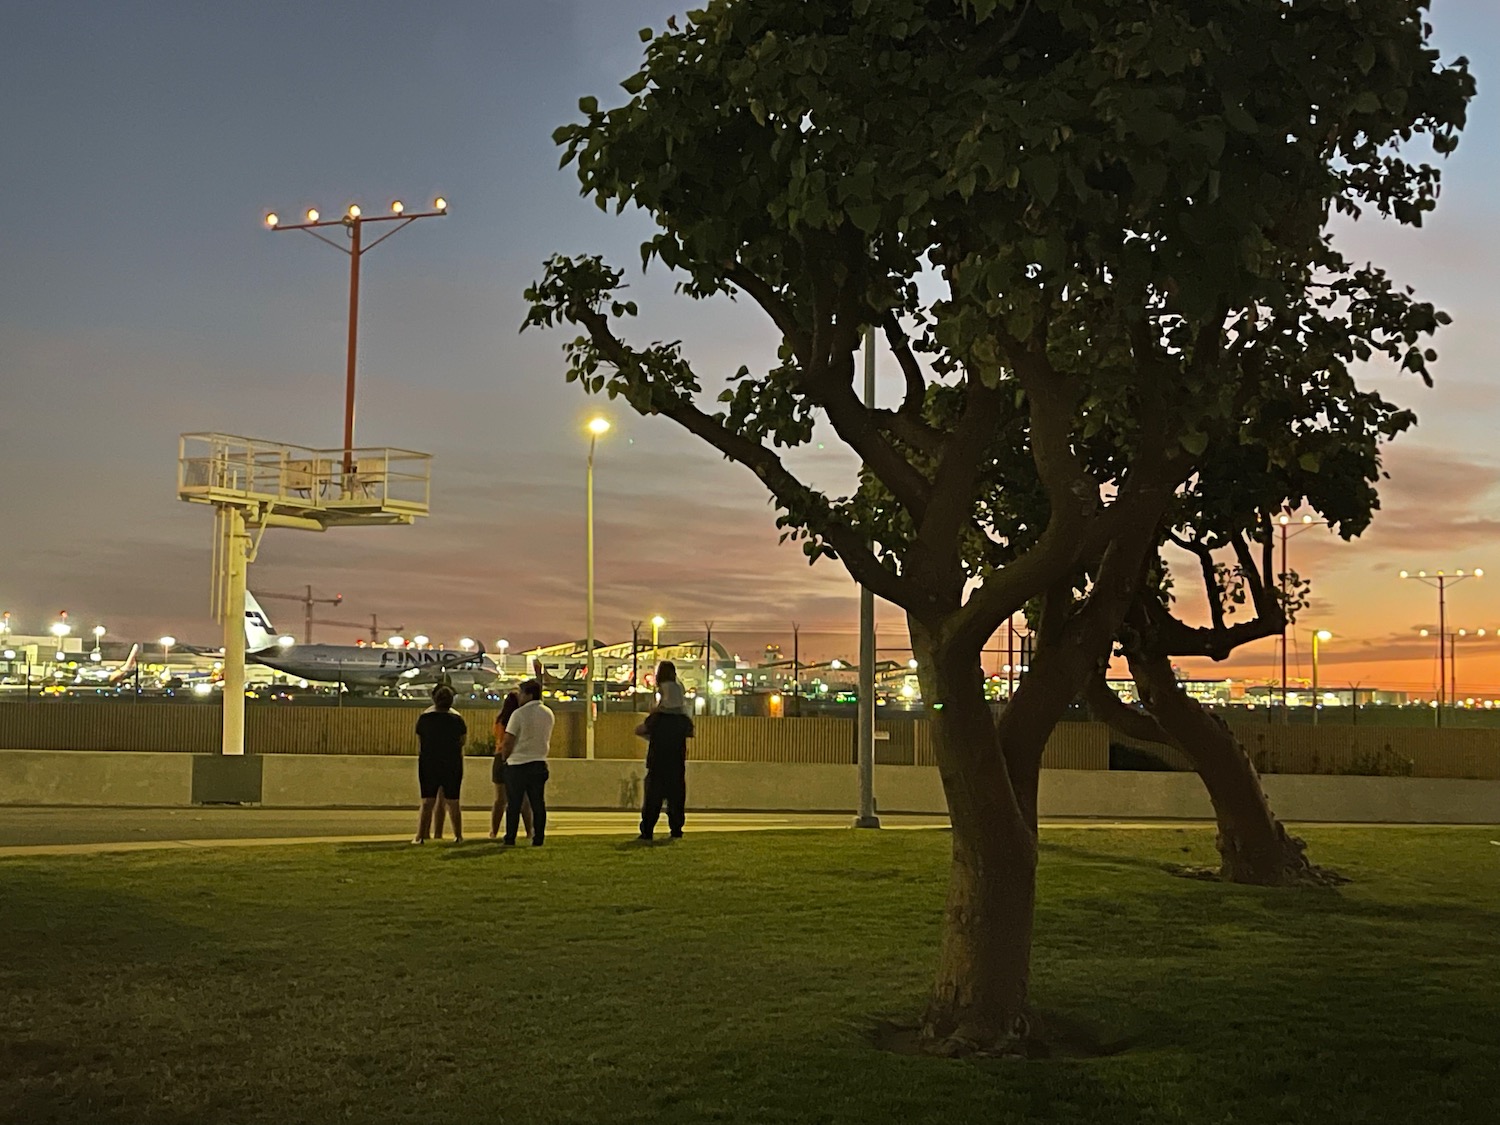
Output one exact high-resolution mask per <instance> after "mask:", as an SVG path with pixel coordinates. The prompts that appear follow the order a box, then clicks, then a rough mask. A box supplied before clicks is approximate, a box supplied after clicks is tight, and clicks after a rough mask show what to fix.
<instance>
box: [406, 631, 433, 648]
mask: <svg viewBox="0 0 1500 1125" xmlns="http://www.w3.org/2000/svg"><path fill="white" fill-rule="evenodd" d="M411 643H412V644H414V645H416V646H417V647H418V648H426V647H427V646H428V645H430V644H432V638H431V637H429V636H427V635H425V634H423V633H418V634H417V635H416V636H415V637H413V638H412V639H411Z"/></svg>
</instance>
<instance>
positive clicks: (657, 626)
mask: <svg viewBox="0 0 1500 1125" xmlns="http://www.w3.org/2000/svg"><path fill="white" fill-rule="evenodd" d="M666 623H667V619H666V618H665V617H663V616H662V615H661V614H659V613H658V614H657V615H656V616H655V617H653V618H652V619H651V659H652V661H653V663H660V661H659V660H657V653H656V650H657V648H659V647H660V641H661V627H662V626H663V625H665V624H666Z"/></svg>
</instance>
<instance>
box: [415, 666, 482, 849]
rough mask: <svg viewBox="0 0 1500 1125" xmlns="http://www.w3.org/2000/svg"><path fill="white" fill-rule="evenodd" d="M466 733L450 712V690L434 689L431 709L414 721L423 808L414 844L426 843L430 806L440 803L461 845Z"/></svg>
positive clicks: (430, 816) (418, 775)
mask: <svg viewBox="0 0 1500 1125" xmlns="http://www.w3.org/2000/svg"><path fill="white" fill-rule="evenodd" d="M468 733H469V729H468V726H467V725H466V724H465V723H464V721H463V719H462V718H460V717H459V714H458V712H457V711H455V710H453V689H452V688H451V687H448V686H447V685H446V684H439V685H438V686H437V687H435V688H433V689H432V706H431V707H429V708H428V709H427V710H426V711H423V712H422V714H421V715H420V716H419V717H418V718H417V742H418V746H419V750H418V754H417V782H418V784H419V785H420V786H421V791H422V808H421V812H420V813H419V814H418V816H417V834H416V836H415V837H413V839H412V843H413V844H422V843H425V842H426V841H427V833H428V828H429V827H430V826H431V824H432V810H433V806H434V805H437V804H439V803H442V804H444V805H446V806H447V809H448V816H449V818H450V819H451V820H452V821H453V842H454V843H455V844H461V843H463V840H464V828H463V818H462V814H461V813H460V811H459V804H458V802H459V796H460V790H462V789H463V783H464V741H465V740H466V739H467V738H468Z"/></svg>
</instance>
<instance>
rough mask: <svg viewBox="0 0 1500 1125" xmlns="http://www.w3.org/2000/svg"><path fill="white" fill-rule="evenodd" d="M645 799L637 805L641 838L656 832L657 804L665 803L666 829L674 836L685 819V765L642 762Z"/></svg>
mask: <svg viewBox="0 0 1500 1125" xmlns="http://www.w3.org/2000/svg"><path fill="white" fill-rule="evenodd" d="M644 788H645V799H644V800H643V801H642V802H641V835H642V836H650V835H651V833H652V832H654V831H656V821H657V818H658V817H660V816H661V803H662V802H663V801H666V803H667V827H668V828H669V829H671V830H672V835H674V836H676V835H679V834H680V833H681V832H682V822H683V820H685V819H686V816H687V763H686V762H685V761H684V760H683V759H682V758H677V757H673V758H670V759H668V758H667V757H665V756H663V757H662V758H652V759H649V760H648V761H647V762H646V784H645V787H644Z"/></svg>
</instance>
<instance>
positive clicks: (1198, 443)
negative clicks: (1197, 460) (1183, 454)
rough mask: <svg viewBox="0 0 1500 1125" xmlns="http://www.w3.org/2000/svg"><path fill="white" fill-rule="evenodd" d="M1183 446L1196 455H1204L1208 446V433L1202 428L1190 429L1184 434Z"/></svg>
mask: <svg viewBox="0 0 1500 1125" xmlns="http://www.w3.org/2000/svg"><path fill="white" fill-rule="evenodd" d="M1182 448H1183V449H1186V450H1187V451H1188V452H1189V453H1191V454H1192V455H1193V456H1194V457H1202V456H1203V451H1204V450H1205V449H1207V448H1208V435H1207V434H1205V433H1204V432H1203V431H1202V430H1189V431H1188V432H1187V433H1185V434H1183V435H1182Z"/></svg>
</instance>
